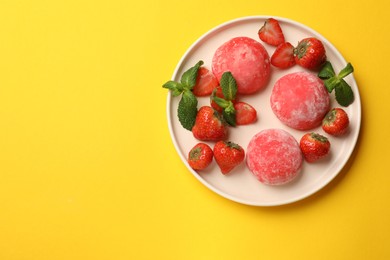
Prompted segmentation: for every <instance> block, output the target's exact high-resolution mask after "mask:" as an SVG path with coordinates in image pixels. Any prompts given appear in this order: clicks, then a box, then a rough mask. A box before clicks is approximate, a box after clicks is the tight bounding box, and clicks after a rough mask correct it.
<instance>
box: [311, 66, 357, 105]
mask: <svg viewBox="0 0 390 260" xmlns="http://www.w3.org/2000/svg"><path fill="white" fill-rule="evenodd" d="M353 70H354V69H353V67H352V64H351V63H348V64H347V65H346V66H345V67H344V68H343V69H342V70H340V72H339V73H338V75H336V74H335V72H334V69H333V66H332V64H331V63H330V62H329V61H326V62H325V64H324V66H323V67H322V69H321V71H320V72H319V73H318V77H319V78H321V79H322V80H323V81H324V85H325V87H326V89H327V90H328V92H329V93H331V92H332V91H333V90H335V97H336V101H337V103H339V104H340V105H341V106H345V107H347V106H349V105H350V104H352V102H353V101H354V100H355V97H354V94H353V91H352V88H351V86H349V85H348V83H347V82H346V81H345V80H344V79H343V78H344V77H346V76H348V75H349V74H351V73H352V72H353Z"/></svg>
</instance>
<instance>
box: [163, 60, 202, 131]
mask: <svg viewBox="0 0 390 260" xmlns="http://www.w3.org/2000/svg"><path fill="white" fill-rule="evenodd" d="M202 65H203V61H201V60H200V61H198V62H197V63H196V64H195V65H194V66H193V67H191V68H189V69H188V70H187V71H185V72H184V73H183V75H182V76H181V78H180V81H179V82H178V81H173V80H169V81H167V82H166V83H165V84H163V88H166V89H169V90H170V91H171V93H172V95H173V96H174V97H177V96H180V95H181V99H180V101H179V105H178V107H177V116H178V118H179V122H180V124H181V125H182V126H183V127H184V128H185V129H187V130H189V131H191V130H192V127H193V126H194V124H195V118H196V114H197V113H198V99H197V98H196V96H195V95H194V94H193V93H192V89H193V88H194V86H195V84H196V78H197V76H198V71H199V68H200V66H202Z"/></svg>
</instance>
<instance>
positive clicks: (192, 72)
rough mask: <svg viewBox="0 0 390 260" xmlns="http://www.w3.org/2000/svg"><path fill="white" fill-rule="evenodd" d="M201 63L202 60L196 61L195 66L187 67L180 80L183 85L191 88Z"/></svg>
mask: <svg viewBox="0 0 390 260" xmlns="http://www.w3.org/2000/svg"><path fill="white" fill-rule="evenodd" d="M202 65H203V61H201V60H200V61H198V63H196V64H195V66H193V67H191V68H189V69H188V70H187V71H185V72H184V73H183V75H182V76H181V79H180V82H181V83H182V84H183V87H184V88H186V89H188V90H191V89H192V88H193V87H194V86H195V84H196V77H197V76H198V70H199V68H200V66H202Z"/></svg>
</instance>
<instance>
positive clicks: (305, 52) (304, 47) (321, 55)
mask: <svg viewBox="0 0 390 260" xmlns="http://www.w3.org/2000/svg"><path fill="white" fill-rule="evenodd" d="M294 57H295V62H296V63H297V64H298V65H300V66H302V67H304V68H306V69H312V70H313V69H318V68H319V67H320V65H322V64H323V63H324V62H325V61H326V51H325V47H324V45H323V44H322V42H321V41H320V40H318V39H317V38H314V37H309V38H305V39H303V40H301V41H300V42H298V46H297V47H296V48H295V49H294Z"/></svg>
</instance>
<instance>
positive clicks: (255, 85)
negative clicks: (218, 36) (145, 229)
mask: <svg viewBox="0 0 390 260" xmlns="http://www.w3.org/2000/svg"><path fill="white" fill-rule="evenodd" d="M212 71H213V73H214V75H215V76H216V77H217V79H218V80H220V79H221V77H222V74H223V73H224V72H226V71H230V72H231V73H232V75H233V77H234V78H235V80H236V82H237V93H239V94H252V93H255V92H257V91H259V90H261V89H263V88H264V87H265V86H266V85H267V83H268V81H269V78H270V73H271V68H270V59H269V55H268V52H267V50H266V49H265V48H264V46H263V45H262V44H261V43H260V42H258V41H255V40H253V39H252V38H248V37H236V38H233V39H231V40H229V41H227V42H225V43H224V44H222V45H221V46H220V47H219V48H218V49H217V50H216V52H215V53H214V56H213V59H212Z"/></svg>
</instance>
